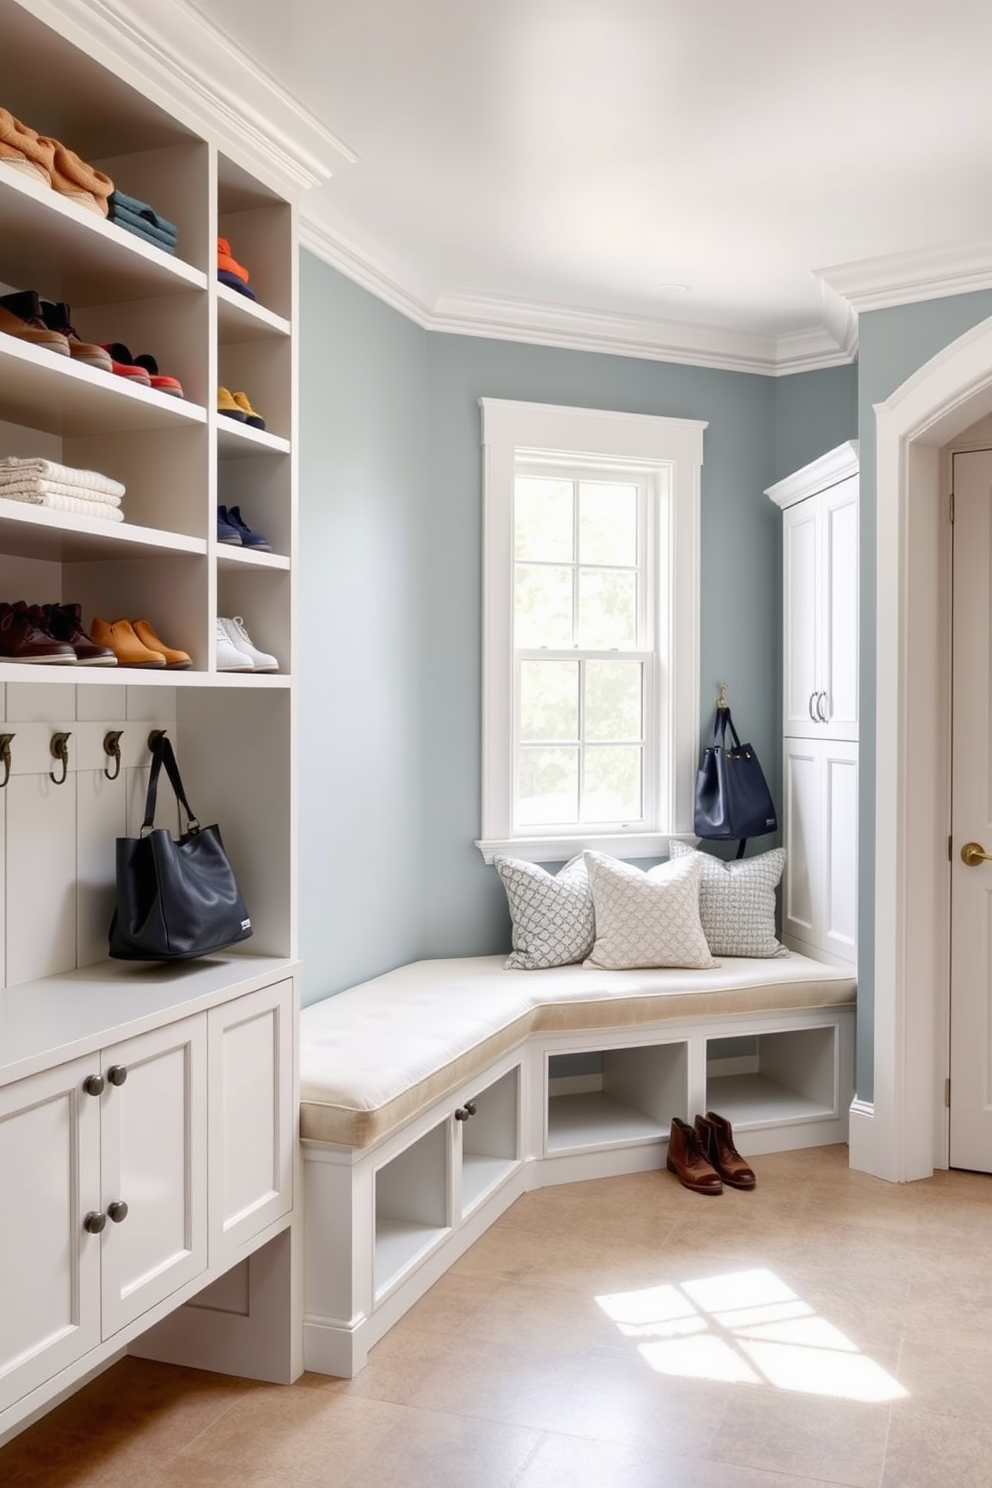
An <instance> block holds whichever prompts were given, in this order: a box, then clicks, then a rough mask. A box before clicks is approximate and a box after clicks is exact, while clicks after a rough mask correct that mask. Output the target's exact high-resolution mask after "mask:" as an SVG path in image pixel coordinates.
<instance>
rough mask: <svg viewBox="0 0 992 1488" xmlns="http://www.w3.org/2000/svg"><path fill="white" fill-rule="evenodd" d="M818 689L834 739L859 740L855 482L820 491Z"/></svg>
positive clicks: (854, 479) (856, 489)
mask: <svg viewBox="0 0 992 1488" xmlns="http://www.w3.org/2000/svg"><path fill="white" fill-rule="evenodd" d="M820 500H821V502H822V511H823V520H822V534H823V633H822V645H821V654H822V665H821V668H820V683H819V685H820V687H822V688H823V689H825V691H826V698H825V699H824V701H823V712H824V713H825V715H826V718H827V721H828V722H827V730H826V731H827V732H828V733H829V735H830V736H831V737H832V738H834V739H856V738H857V737H858V481H857V477H856V476H855V477H852V478H851V479H850V480H846V481H842V482H841V484H840V485H839V486H835V487H834V488H833V489H832V490H830V491H824V493H823V495H822V497H821V498H820Z"/></svg>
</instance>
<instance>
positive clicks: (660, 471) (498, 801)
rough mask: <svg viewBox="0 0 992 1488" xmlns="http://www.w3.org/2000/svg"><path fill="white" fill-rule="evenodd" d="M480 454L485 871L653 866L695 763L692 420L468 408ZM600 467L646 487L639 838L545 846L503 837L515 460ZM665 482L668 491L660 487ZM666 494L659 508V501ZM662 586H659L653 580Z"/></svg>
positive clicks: (697, 445)
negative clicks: (649, 591) (594, 853)
mask: <svg viewBox="0 0 992 1488" xmlns="http://www.w3.org/2000/svg"><path fill="white" fill-rule="evenodd" d="M479 406H480V408H481V410H482V445H483V494H484V527H483V551H484V557H483V569H484V582H483V637H482V645H483V665H482V714H483V717H482V836H481V838H479V839H478V841H477V843H476V846H477V847H478V848H479V850H480V851H481V852H482V854H483V856H484V857H485V859H486V861H487V862H490V861H491V860H492V856H493V854H494V853H507V854H509V855H511V856H513V857H517V858H524V859H526V860H528V861H530V862H535V863H541V862H558V861H560V860H562V859H564V858H569V857H571V856H572V855H573V854H574V853H577V852H580V851H581V850H582V848H584V847H589V848H595V849H597V850H598V851H600V852H607V853H610V854H612V855H614V856H616V857H624V858H650V857H662V856H664V855H665V853H666V852H667V849H668V843H669V842H670V841H671V839H672V838H673V837H682V838H691V839H692V840H693V841H695V837H694V834H693V831H692V799H693V784H694V782H695V776H696V768H697V765H698V751H699V602H700V562H699V546H700V541H699V525H700V490H701V472H702V464H703V431H704V429H705V428H706V427H707V425H706V423H705V422H704V421H702V420H698V419H677V418H664V417H661V416H657V417H656V416H654V415H652V414H634V413H612V412H608V411H605V410H600V409H588V408H563V407H557V406H556V405H554V404H550V403H517V402H509V401H507V400H504V399H501V398H480V400H479ZM535 457H536V458H538V459H544V460H560V461H561V462H562V463H563V464H568V463H573V464H582V463H586V464H593V463H596V462H600V463H601V464H606V465H608V466H610V467H611V468H613V469H616V470H620V469H622V468H623V467H624V466H627V467H628V468H636V469H637V470H638V471H641V472H646V473H647V474H648V476H649V479H650V477H651V476H653V477H654V479H653V480H650V484H651V485H652V486H653V487H654V491H655V495H654V497H653V499H654V501H655V503H656V507H655V511H654V512H653V513H652V518H653V520H652V521H651V522H650V523H649V524H648V525H649V530H653V533H654V537H653V542H654V543H655V545H656V546H655V553H654V559H655V562H656V564H657V565H658V566H657V570H656V571H657V574H658V579H659V583H658V589H659V598H660V601H661V602H660V603H659V605H658V607H657V609H656V612H655V622H654V623H655V626H656V637H657V647H658V655H659V661H660V665H659V667H658V676H659V678H660V683H659V686H658V687H657V689H655V693H654V703H653V705H654V707H655V708H656V710H657V716H656V719H655V724H656V738H657V741H658V748H657V750H656V752H655V758H654V759H653V760H645V780H644V791H645V803H646V804H648V803H652V804H653V813H654V819H653V821H651V822H650V823H649V825H648V826H647V829H646V830H645V829H644V828H643V826H642V827H640V828H638V829H637V830H631V831H630V832H629V833H628V832H624V831H619V832H611V833H608V834H603V833H597V832H596V830H595V828H592V829H589V828H582V829H580V830H578V831H569V832H561V833H557V834H549V835H547V836H544V835H541V836H522V835H513V834H512V829H511V822H512V809H513V789H514V785H513V707H514V667H513V594H514V552H513V492H514V480H515V476H516V473H517V463H518V458H519V459H520V460H521V461H529V460H531V459H533V458H535ZM662 475H667V476H668V479H667V480H665V479H662V478H661V477H662ZM666 491H667V493H668V494H667V497H666V495H665V492H666ZM666 575H667V583H666V580H665V576H666Z"/></svg>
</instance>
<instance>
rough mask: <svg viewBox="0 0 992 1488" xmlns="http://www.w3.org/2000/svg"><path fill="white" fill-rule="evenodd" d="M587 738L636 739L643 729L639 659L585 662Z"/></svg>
mask: <svg viewBox="0 0 992 1488" xmlns="http://www.w3.org/2000/svg"><path fill="white" fill-rule="evenodd" d="M585 688H586V696H585V735H586V738H587V739H599V740H605V739H617V740H619V739H636V740H640V738H641V736H642V730H643V727H644V725H643V721H642V720H643V715H642V712H641V664H640V662H639V661H590V662H587V663H586V679H585Z"/></svg>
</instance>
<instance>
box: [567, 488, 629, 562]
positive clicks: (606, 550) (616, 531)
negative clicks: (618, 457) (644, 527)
mask: <svg viewBox="0 0 992 1488" xmlns="http://www.w3.org/2000/svg"><path fill="white" fill-rule="evenodd" d="M579 562H580V563H626V564H630V565H633V564H635V563H636V562H637V487H636V486H626V485H623V486H621V485H616V484H614V483H613V482H607V481H582V482H581V484H580V485H579Z"/></svg>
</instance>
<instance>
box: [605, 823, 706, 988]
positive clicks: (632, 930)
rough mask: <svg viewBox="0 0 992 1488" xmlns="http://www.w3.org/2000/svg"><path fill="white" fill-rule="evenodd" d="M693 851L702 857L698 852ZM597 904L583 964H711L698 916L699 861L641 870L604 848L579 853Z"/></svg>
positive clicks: (616, 968) (614, 968) (619, 967)
mask: <svg viewBox="0 0 992 1488" xmlns="http://www.w3.org/2000/svg"><path fill="white" fill-rule="evenodd" d="M697 856H702V855H701V854H697ZM583 857H584V858H585V862H586V868H587V870H588V873H589V882H590V883H591V884H592V897H593V904H594V905H595V909H596V943H595V945H594V946H593V948H592V951H591V953H590V954H589V956H588V957H587V959H586V965H587V966H603V967H608V968H609V969H610V970H612V971H619V970H622V969H623V968H626V967H634V966H687V967H699V968H702V967H705V966H715V965H716V964H717V963H716V962H715V961H714V960H713V957H712V956H711V954H710V948H709V946H708V944H707V942H706V936H705V935H704V934H703V927H702V924H701V923H700V919H699V875H700V868H701V865H700V864H699V863H698V862H696V861H694V860H693V859H692V858H685V859H682V860H680V861H679V862H668V863H660V864H659V865H658V867H657V868H650V869H649V870H648V871H647V873H644V872H643V871H642V870H641V869H640V868H634V867H632V866H631V864H629V863H621V862H620V861H619V860H618V859H617V858H610V857H607V856H606V854H605V853H598V852H585V853H584V854H583Z"/></svg>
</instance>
